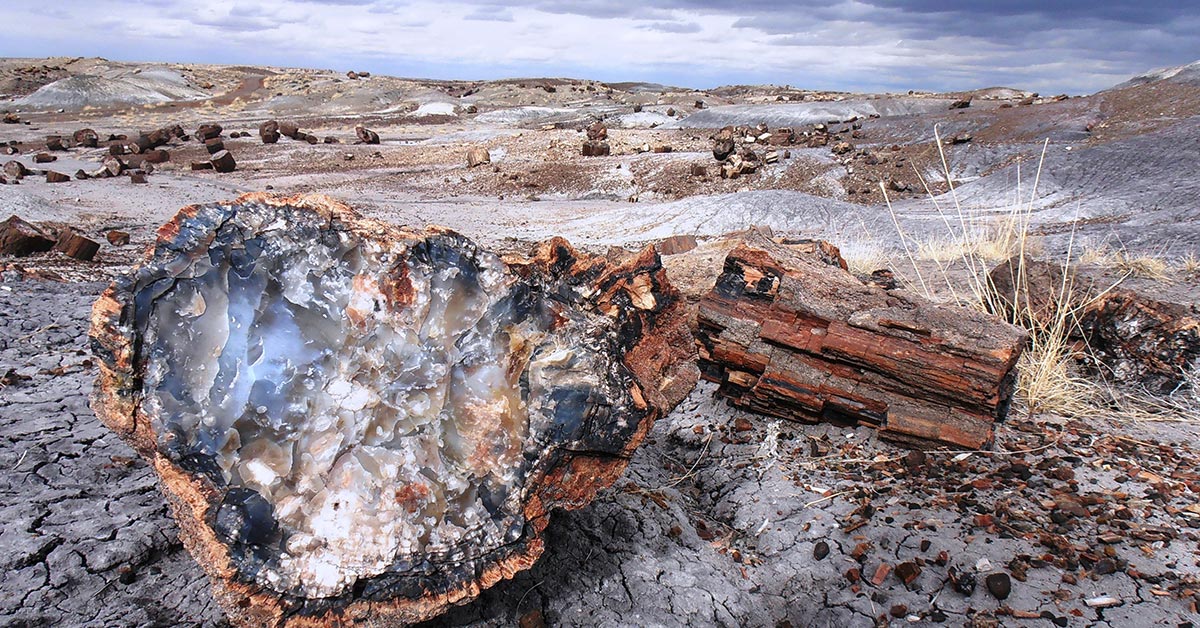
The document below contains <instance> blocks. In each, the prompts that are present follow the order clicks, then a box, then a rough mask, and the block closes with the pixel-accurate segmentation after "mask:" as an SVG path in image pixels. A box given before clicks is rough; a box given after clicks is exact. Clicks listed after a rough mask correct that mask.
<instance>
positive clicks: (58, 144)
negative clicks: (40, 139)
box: [46, 135, 67, 150]
mask: <svg viewBox="0 0 1200 628" xmlns="http://www.w3.org/2000/svg"><path fill="white" fill-rule="evenodd" d="M46 149H47V150H67V146H66V144H64V143H63V138H62V136H61V135H48V136H46Z"/></svg>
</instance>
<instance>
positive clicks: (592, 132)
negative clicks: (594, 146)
mask: <svg viewBox="0 0 1200 628" xmlns="http://www.w3.org/2000/svg"><path fill="white" fill-rule="evenodd" d="M587 138H588V139H589V140H591V141H593V142H603V141H604V140H606V139H608V127H606V126H604V123H603V122H601V121H599V120H596V121H595V122H593V123H592V124H591V125H589V126H588V128H587Z"/></svg>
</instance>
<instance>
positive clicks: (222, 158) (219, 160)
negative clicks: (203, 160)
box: [210, 150, 237, 172]
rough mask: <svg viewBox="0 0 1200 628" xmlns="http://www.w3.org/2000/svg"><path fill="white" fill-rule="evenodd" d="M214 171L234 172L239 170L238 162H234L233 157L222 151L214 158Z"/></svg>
mask: <svg viewBox="0 0 1200 628" xmlns="http://www.w3.org/2000/svg"><path fill="white" fill-rule="evenodd" d="M210 161H211V162H212V167H213V170H216V171H217V172H233V171H234V170H236V169H237V162H236V161H234V159H233V155H232V154H231V153H230V152H229V151H227V150H223V151H220V152H218V153H216V154H214V155H213V156H212V159H211V160H210Z"/></svg>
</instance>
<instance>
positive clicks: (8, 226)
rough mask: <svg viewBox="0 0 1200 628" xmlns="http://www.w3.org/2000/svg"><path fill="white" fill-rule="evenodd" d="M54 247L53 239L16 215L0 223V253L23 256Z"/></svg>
mask: <svg viewBox="0 0 1200 628" xmlns="http://www.w3.org/2000/svg"><path fill="white" fill-rule="evenodd" d="M51 248H54V239H53V238H51V237H50V235H49V234H47V233H46V232H44V231H42V230H41V229H39V228H37V227H35V226H34V225H32V224H30V223H28V222H25V221H24V220H21V218H19V217H17V216H15V215H14V216H9V217H8V220H5V221H4V222H3V223H0V254H3V255H12V256H13V257H24V256H26V255H32V254H34V253H42V252H45V251H49V250H50V249H51Z"/></svg>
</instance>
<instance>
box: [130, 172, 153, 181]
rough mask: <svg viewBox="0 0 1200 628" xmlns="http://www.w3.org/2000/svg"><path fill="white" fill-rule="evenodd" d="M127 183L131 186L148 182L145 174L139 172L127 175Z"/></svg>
mask: <svg viewBox="0 0 1200 628" xmlns="http://www.w3.org/2000/svg"><path fill="white" fill-rule="evenodd" d="M129 182H130V183H133V184H142V183H148V181H147V180H146V173H145V172H140V171H137V172H130V173H129Z"/></svg>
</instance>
